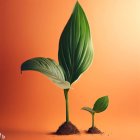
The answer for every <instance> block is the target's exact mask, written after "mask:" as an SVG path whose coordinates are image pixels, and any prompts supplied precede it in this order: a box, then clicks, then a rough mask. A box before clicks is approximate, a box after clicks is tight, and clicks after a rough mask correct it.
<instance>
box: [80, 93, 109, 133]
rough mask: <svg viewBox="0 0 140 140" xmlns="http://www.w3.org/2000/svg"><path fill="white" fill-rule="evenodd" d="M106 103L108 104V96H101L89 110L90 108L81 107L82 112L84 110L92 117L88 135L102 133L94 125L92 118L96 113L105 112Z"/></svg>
mask: <svg viewBox="0 0 140 140" xmlns="http://www.w3.org/2000/svg"><path fill="white" fill-rule="evenodd" d="M108 103H109V98H108V96H103V97H101V98H99V99H98V100H97V101H96V102H95V104H94V105H93V108H90V107H83V108H82V110H86V111H88V112H89V113H90V114H91V115H92V125H91V127H90V128H89V129H88V133H102V132H101V131H100V130H99V129H97V128H96V127H95V125H94V116H95V114H97V113H101V112H103V111H105V110H106V109H107V107H108Z"/></svg>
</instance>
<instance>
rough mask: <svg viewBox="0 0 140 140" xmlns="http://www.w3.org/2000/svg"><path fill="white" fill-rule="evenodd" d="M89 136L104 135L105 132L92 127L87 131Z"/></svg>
mask: <svg viewBox="0 0 140 140" xmlns="http://www.w3.org/2000/svg"><path fill="white" fill-rule="evenodd" d="M87 133H88V134H103V132H102V131H101V130H99V129H98V128H96V127H94V128H93V127H90V128H89V129H88V131H87Z"/></svg>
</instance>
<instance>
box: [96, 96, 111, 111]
mask: <svg viewBox="0 0 140 140" xmlns="http://www.w3.org/2000/svg"><path fill="white" fill-rule="evenodd" d="M108 103H109V98H108V96H103V97H101V98H99V99H98V100H97V101H96V102H95V104H94V106H93V110H94V111H95V112H96V113H100V112H103V111H104V110H106V108H107V107H108Z"/></svg>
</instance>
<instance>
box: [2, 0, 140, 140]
mask: <svg viewBox="0 0 140 140" xmlns="http://www.w3.org/2000/svg"><path fill="white" fill-rule="evenodd" d="M75 2H76V0H69V1H66V0H0V132H3V133H4V134H5V135H6V137H7V139H9V140H22V139H24V140H25V139H26V140H28V139H29V140H32V139H34V140H35V139H40V140H45V139H47V140H48V139H62V140H63V139H71V140H72V139H73V140H75V139H79V138H80V139H83V140H84V139H93V138H94V137H95V138H97V140H98V139H99V140H101V139H105V138H106V139H112V140H115V139H116V140H117V139H119V140H121V139H122V140H124V139H127V140H128V139H132V138H133V139H135V140H137V139H140V134H139V129H140V105H139V103H140V1H139V0H79V2H80V3H81V5H82V7H83V8H84V10H85V12H86V15H87V17H88V20H89V23H90V26H91V32H92V37H93V44H94V50H95V57H94V62H93V65H92V66H91V67H90V69H89V70H88V71H86V72H85V73H84V75H82V77H81V78H80V79H79V81H78V82H77V83H75V84H73V89H72V90H71V91H70V94H69V103H70V105H69V106H70V119H71V121H72V122H73V123H74V124H75V125H76V126H77V127H78V128H79V129H80V130H85V129H87V128H89V127H90V124H91V116H90V114H89V113H87V112H85V111H81V107H83V106H91V107H92V105H93V103H94V101H95V100H96V99H97V98H98V97H101V96H104V95H109V98H110V104H109V108H108V109H107V110H106V111H105V112H103V113H100V114H97V115H96V117H95V124H96V126H97V127H98V128H100V129H101V130H102V131H104V132H105V134H104V135H103V136H91V135H85V134H82V135H80V136H68V137H65V136H64V137H63V136H62V137H57V136H52V135H44V134H45V133H48V132H54V131H55V130H56V129H57V128H58V126H59V125H60V124H61V123H62V122H64V121H65V102H64V96H63V92H62V90H61V89H59V88H58V87H56V86H55V85H54V84H53V83H52V82H50V81H49V80H48V79H47V78H46V77H45V76H43V75H41V74H40V73H37V72H33V71H31V72H24V73H23V74H22V75H21V74H20V65H21V63H22V62H24V61H25V60H27V59H29V58H32V57H37V56H42V57H50V58H53V59H55V60H57V53H58V42H59V38H60V34H61V32H62V30H63V28H64V26H65V24H66V22H67V20H68V19H69V17H70V15H71V12H72V9H73V7H74V5H75ZM35 132H36V133H35Z"/></svg>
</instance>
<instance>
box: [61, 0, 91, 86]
mask: <svg viewBox="0 0 140 140" xmlns="http://www.w3.org/2000/svg"><path fill="white" fill-rule="evenodd" d="M58 58H59V64H60V65H61V66H62V67H63V69H64V71H65V77H66V80H67V81H69V82H70V83H71V84H72V83H73V82H74V81H76V80H77V79H78V78H79V76H80V75H81V74H82V73H83V72H84V71H85V70H87V68H88V67H89V66H90V64H91V62H92V60H93V47H92V39H91V33H90V27H89V24H88V20H87V18H86V15H85V13H84V11H83V9H82V7H81V6H80V4H79V3H78V2H77V3H76V5H75V8H74V10H73V13H72V15H71V17H70V19H69V20H68V22H67V24H66V26H65V28H64V30H63V32H62V34H61V37H60V41H59V52H58Z"/></svg>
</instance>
